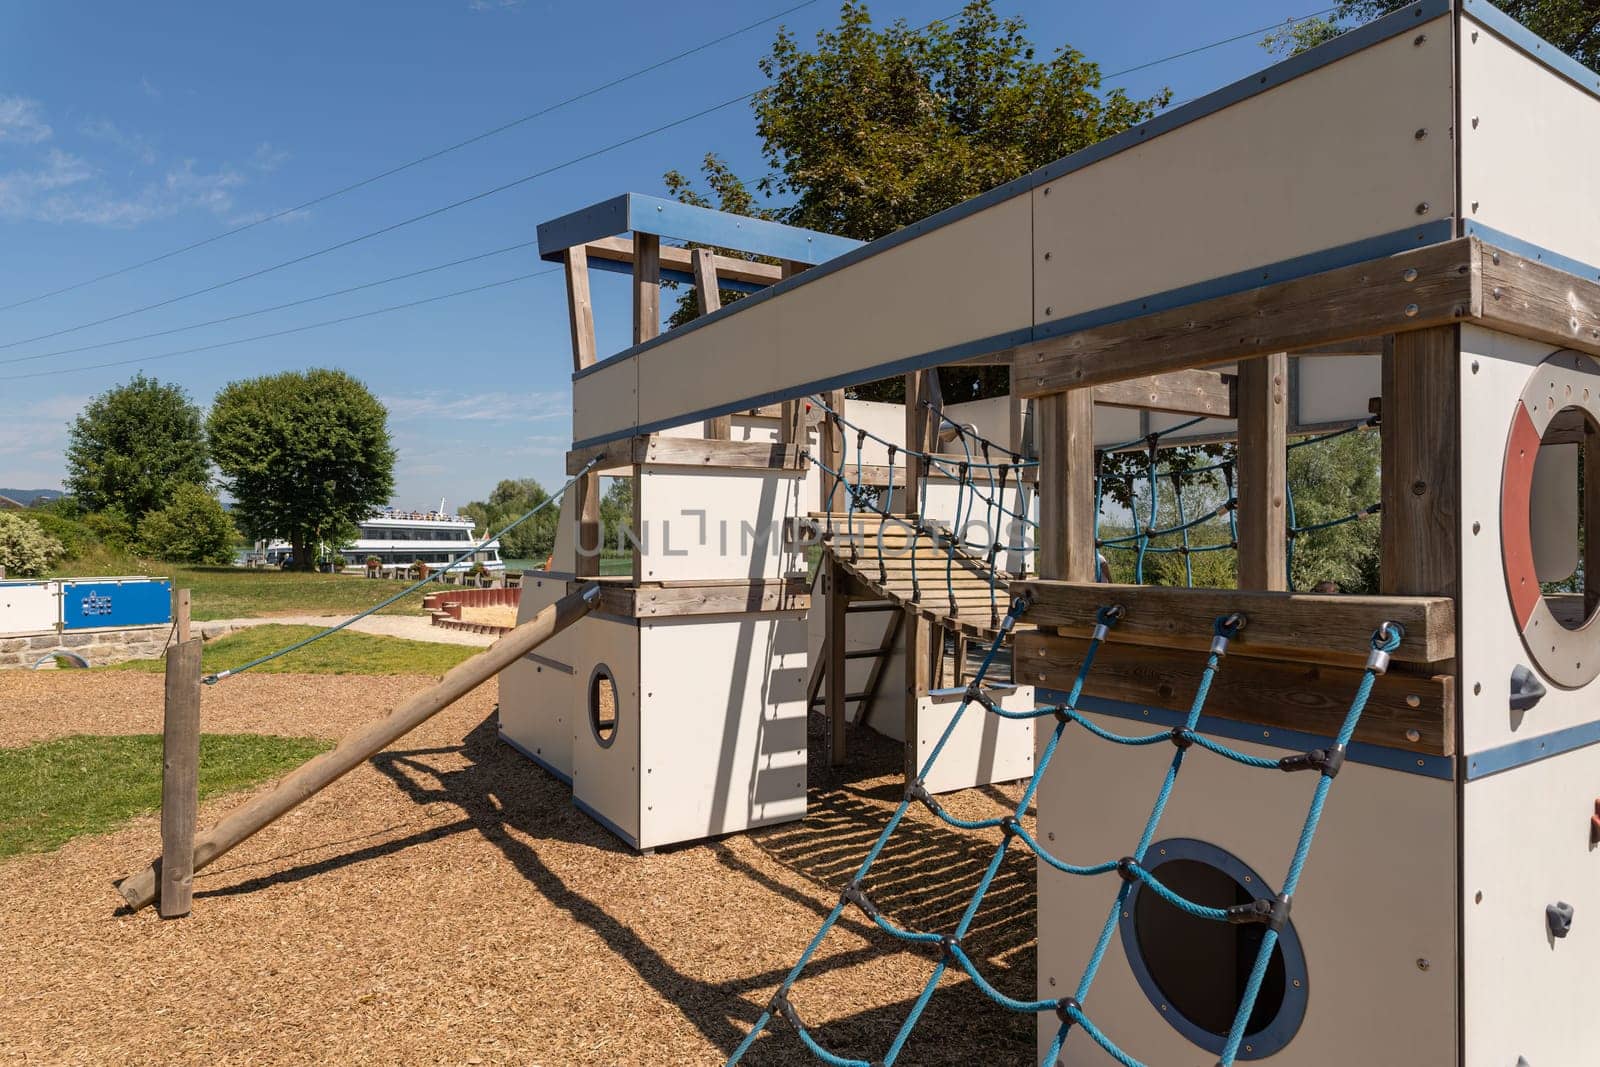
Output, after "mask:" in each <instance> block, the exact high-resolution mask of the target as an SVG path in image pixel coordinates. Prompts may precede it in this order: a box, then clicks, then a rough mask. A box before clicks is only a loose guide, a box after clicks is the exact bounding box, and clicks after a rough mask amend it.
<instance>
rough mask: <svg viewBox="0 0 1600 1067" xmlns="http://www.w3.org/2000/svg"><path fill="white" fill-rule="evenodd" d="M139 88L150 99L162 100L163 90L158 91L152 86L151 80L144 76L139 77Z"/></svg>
mask: <svg viewBox="0 0 1600 1067" xmlns="http://www.w3.org/2000/svg"><path fill="white" fill-rule="evenodd" d="M139 88H140V89H142V90H144V95H146V96H148V97H149V98H150V99H152V100H160V99H161V90H160V89H157V88H156V87H155V86H154V85H151V84H150V79H149V78H146V77H144V76H143V75H140V77H139Z"/></svg>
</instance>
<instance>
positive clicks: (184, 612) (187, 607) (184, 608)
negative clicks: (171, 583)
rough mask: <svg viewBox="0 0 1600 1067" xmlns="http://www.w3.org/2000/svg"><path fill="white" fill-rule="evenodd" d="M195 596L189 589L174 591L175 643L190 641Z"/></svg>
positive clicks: (173, 621)
mask: <svg viewBox="0 0 1600 1067" xmlns="http://www.w3.org/2000/svg"><path fill="white" fill-rule="evenodd" d="M193 603H194V601H193V594H192V593H191V591H190V590H188V589H174V590H173V591H172V626H173V630H174V631H175V638H176V640H175V643H176V644H180V645H181V644H183V643H184V642H185V641H187V640H189V619H190V615H191V612H192V609H193Z"/></svg>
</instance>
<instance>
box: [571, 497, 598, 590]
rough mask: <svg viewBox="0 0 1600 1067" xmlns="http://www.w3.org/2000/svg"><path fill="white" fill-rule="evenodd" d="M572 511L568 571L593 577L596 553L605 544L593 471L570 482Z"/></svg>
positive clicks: (595, 574)
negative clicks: (570, 569) (570, 566)
mask: <svg viewBox="0 0 1600 1067" xmlns="http://www.w3.org/2000/svg"><path fill="white" fill-rule="evenodd" d="M572 492H573V494H574V497H573V502H572V513H573V515H574V516H576V519H577V524H578V525H577V529H575V530H573V532H572V534H573V541H572V557H573V558H572V573H573V574H575V575H577V576H578V577H579V578H593V577H595V576H597V575H598V574H599V573H600V553H601V551H602V550H603V549H604V548H605V544H604V541H605V530H604V528H603V527H602V526H601V525H600V475H599V474H598V473H596V472H594V471H591V472H589V473H588V474H587V475H585V476H584V477H582V478H579V479H578V480H577V481H575V482H573V483H572Z"/></svg>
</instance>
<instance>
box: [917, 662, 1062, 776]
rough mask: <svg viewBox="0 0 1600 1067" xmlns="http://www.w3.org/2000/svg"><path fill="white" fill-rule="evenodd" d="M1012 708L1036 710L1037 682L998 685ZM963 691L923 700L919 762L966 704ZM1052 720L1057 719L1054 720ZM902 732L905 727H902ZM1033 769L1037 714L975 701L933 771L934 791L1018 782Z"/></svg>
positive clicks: (1004, 703)
mask: <svg viewBox="0 0 1600 1067" xmlns="http://www.w3.org/2000/svg"><path fill="white" fill-rule="evenodd" d="M993 695H994V697H995V698H996V699H997V700H999V702H1000V706H1001V707H1003V708H1005V709H1006V710H1007V711H1031V710H1033V708H1034V706H1035V705H1034V699H1033V686H1031V685H1024V686H1018V687H1016V688H1014V689H1010V688H1006V689H1002V688H996V689H995V690H994V693H993ZM961 699H962V696H961V694H960V693H941V694H939V695H937V696H934V695H930V696H925V697H922V698H921V699H920V700H919V701H918V702H917V765H918V766H919V767H920V766H921V765H922V764H923V763H925V762H927V759H928V755H929V754H930V753H931V752H932V751H933V746H934V745H936V744H938V743H939V738H940V737H942V736H944V732H945V730H946V729H948V728H949V726H950V720H951V719H952V718H954V717H955V713H956V709H957V708H959V707H960V706H961ZM1051 721H1052V722H1053V721H1054V720H1051ZM901 732H902V733H903V732H904V729H903V728H902V731H901ZM1032 773H1033V720H1031V719H1003V718H1001V717H1000V716H998V715H991V714H989V713H988V712H986V711H984V709H983V708H981V707H979V706H978V705H976V704H973V705H971V706H969V707H968V708H967V710H966V711H965V712H964V713H963V714H962V716H961V721H960V722H959V723H957V724H956V728H955V731H954V732H953V733H951V735H950V740H949V741H948V742H946V743H945V747H944V749H943V751H941V752H940V753H939V760H938V762H937V763H935V764H934V765H933V770H932V771H931V772H929V774H928V777H927V786H928V790H929V792H932V793H949V792H951V791H953V790H956V789H970V788H972V787H973V786H980V785H993V784H995V783H998V782H1014V781H1017V780H1019V779H1022V778H1026V777H1028V776H1029V775H1031V774H1032Z"/></svg>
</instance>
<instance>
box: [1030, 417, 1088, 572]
mask: <svg viewBox="0 0 1600 1067" xmlns="http://www.w3.org/2000/svg"><path fill="white" fill-rule="evenodd" d="M1034 417H1035V419H1036V420H1037V421H1036V426H1037V428H1038V429H1037V434H1038V436H1037V445H1038V449H1039V531H1038V548H1037V553H1038V564H1037V566H1038V570H1039V574H1040V575H1042V576H1044V577H1049V578H1061V579H1065V580H1067V581H1077V582H1092V581H1094V579H1095V572H1096V571H1097V570H1098V567H1097V565H1096V556H1095V547H1094V513H1095V495H1094V394H1093V392H1092V391H1090V390H1088V389H1074V390H1071V391H1069V392H1065V393H1056V394H1052V395H1049V396H1047V397H1042V398H1040V400H1039V401H1038V402H1037V406H1036V408H1035V415H1034Z"/></svg>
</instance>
